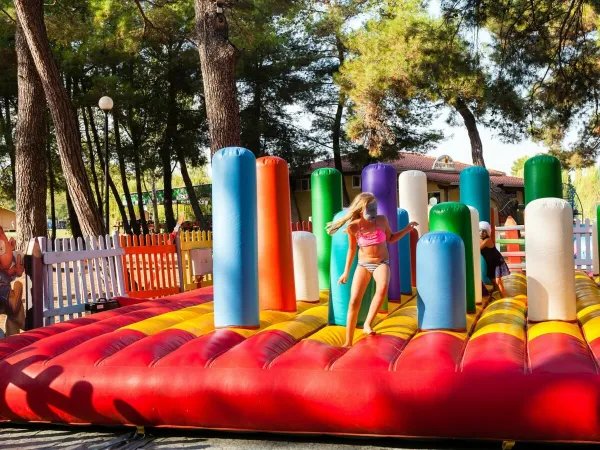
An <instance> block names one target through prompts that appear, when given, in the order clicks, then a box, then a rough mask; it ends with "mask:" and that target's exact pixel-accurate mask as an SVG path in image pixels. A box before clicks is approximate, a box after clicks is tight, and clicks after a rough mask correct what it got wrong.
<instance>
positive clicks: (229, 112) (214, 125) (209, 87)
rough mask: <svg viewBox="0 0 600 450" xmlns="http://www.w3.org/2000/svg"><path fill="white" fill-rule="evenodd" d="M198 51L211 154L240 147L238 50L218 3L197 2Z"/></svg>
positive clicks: (210, 0)
mask: <svg viewBox="0 0 600 450" xmlns="http://www.w3.org/2000/svg"><path fill="white" fill-rule="evenodd" d="M194 5H195V11H196V31H197V33H198V50H199V52H200V66H201V69H202V81H203V83H204V98H205V103H206V115H207V117H208V124H209V134H210V149H211V152H212V153H215V152H216V151H217V150H220V149H221V148H223V147H229V146H237V145H240V107H239V104H238V99H237V92H236V86H235V48H234V47H233V46H232V45H231V43H230V42H229V26H228V24H227V19H226V18H225V14H224V13H218V12H217V9H218V8H217V1H216V0H195V1H194Z"/></svg>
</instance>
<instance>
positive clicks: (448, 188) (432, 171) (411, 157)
mask: <svg viewBox="0 0 600 450" xmlns="http://www.w3.org/2000/svg"><path fill="white" fill-rule="evenodd" d="M385 163H386V164H389V165H391V166H392V167H394V168H395V169H396V171H397V172H398V174H400V173H402V172H404V171H406V170H420V171H422V172H424V173H425V174H426V175H427V182H428V183H427V191H428V195H429V198H432V197H435V198H436V199H437V200H438V202H448V201H459V199H460V190H459V183H458V181H459V177H460V172H461V170H463V169H465V168H467V167H471V166H472V165H471V164H465V163H462V162H458V161H453V160H452V158H450V157H448V156H440V157H438V158H435V157H432V156H427V155H419V154H414V153H406V152H398V158H396V159H394V160H391V161H386V162H385ZM323 167H334V162H333V159H328V160H325V161H318V162H316V163H314V164H312V165H311V166H310V167H308V168H307V169H306V170H305V171H301V172H300V175H298V176H296V177H295V178H294V179H293V180H292V190H293V191H294V192H293V194H294V195H293V198H292V215H293V216H294V220H307V219H308V218H309V217H310V216H311V202H310V188H311V186H310V174H311V173H312V172H313V171H315V170H316V169H320V168H323ZM342 167H343V170H344V184H345V187H346V190H347V191H348V196H349V197H350V200H352V199H353V198H354V197H355V196H356V195H357V194H358V193H359V192H361V176H360V175H361V172H362V169H363V167H361V166H358V165H353V164H352V162H351V160H350V159H349V158H348V157H343V158H342ZM488 170H489V172H490V179H491V181H492V182H493V183H495V184H496V185H498V186H501V187H502V188H503V189H504V191H505V192H506V193H507V194H508V195H509V196H510V197H514V198H516V199H517V200H518V201H519V203H520V204H521V203H523V199H524V194H523V192H524V184H523V179H522V178H518V177H513V176H510V175H507V174H506V173H504V172H500V171H498V170H493V169H489V168H488ZM492 206H495V205H493V202H492Z"/></svg>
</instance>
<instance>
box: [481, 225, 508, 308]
mask: <svg viewBox="0 0 600 450" xmlns="http://www.w3.org/2000/svg"><path fill="white" fill-rule="evenodd" d="M491 235H492V227H491V226H490V224H489V223H487V222H479V240H480V245H479V248H480V250H481V256H483V259H484V260H485V263H486V265H487V277H488V278H489V279H490V280H491V281H492V283H493V285H494V291H496V290H498V291H500V294H501V296H502V298H504V297H506V291H505V290H504V284H502V277H505V276H508V275H510V270H509V269H508V266H507V265H506V261H504V257H503V256H502V254H501V253H500V252H499V251H498V249H497V248H496V246H495V245H494V242H493V241H492V237H491ZM491 298H492V294H491V293H490V300H491Z"/></svg>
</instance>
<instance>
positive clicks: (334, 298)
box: [329, 211, 387, 326]
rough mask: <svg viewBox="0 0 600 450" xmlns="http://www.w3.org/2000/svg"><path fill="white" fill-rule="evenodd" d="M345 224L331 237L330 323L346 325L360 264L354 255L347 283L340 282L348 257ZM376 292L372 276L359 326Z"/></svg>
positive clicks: (361, 307) (341, 213) (336, 216)
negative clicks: (351, 293)
mask: <svg viewBox="0 0 600 450" xmlns="http://www.w3.org/2000/svg"><path fill="white" fill-rule="evenodd" d="M344 214H345V213H344V211H341V212H339V213H338V214H336V215H335V219H340V218H341V217H342V216H343V215H344ZM346 227H347V225H344V226H343V227H342V228H340V229H339V230H338V231H336V232H335V234H334V235H333V236H332V239H331V290H330V291H329V324H330V325H342V326H345V325H346V318H347V316H348V305H349V303H350V291H351V288H352V279H353V278H354V272H355V271H356V266H357V264H358V256H355V257H354V261H353V262H352V266H351V268H350V275H349V276H348V281H347V282H346V284H338V280H339V278H340V277H341V276H342V274H343V273H344V269H345V267H346V257H347V255H348V246H349V244H348V234H346V232H345V231H346ZM374 294H375V281H374V280H373V279H372V278H371V281H370V283H369V285H368V286H367V290H366V291H365V295H363V299H362V304H361V305H360V311H359V313H358V320H357V326H362V325H363V324H364V322H365V319H366V318H367V314H368V312H369V306H371V300H372V299H373V295H374ZM383 308H385V309H386V310H387V305H384V306H382V309H383Z"/></svg>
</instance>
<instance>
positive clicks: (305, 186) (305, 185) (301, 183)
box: [296, 178, 310, 192]
mask: <svg viewBox="0 0 600 450" xmlns="http://www.w3.org/2000/svg"><path fill="white" fill-rule="evenodd" d="M296 191H299V192H302V191H310V178H302V179H300V180H298V184H297V185H296Z"/></svg>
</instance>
